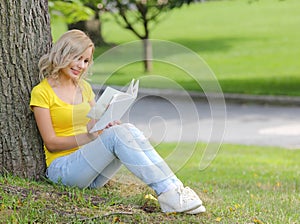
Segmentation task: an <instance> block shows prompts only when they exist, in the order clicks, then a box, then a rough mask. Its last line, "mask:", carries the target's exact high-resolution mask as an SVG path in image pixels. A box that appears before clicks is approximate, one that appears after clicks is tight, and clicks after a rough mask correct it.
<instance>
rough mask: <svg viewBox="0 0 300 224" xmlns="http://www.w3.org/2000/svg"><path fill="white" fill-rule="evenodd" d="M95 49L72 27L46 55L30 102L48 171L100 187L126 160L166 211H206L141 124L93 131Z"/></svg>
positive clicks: (69, 183)
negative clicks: (91, 76)
mask: <svg viewBox="0 0 300 224" xmlns="http://www.w3.org/2000/svg"><path fill="white" fill-rule="evenodd" d="M93 52H94V44H93V43H92V41H91V40H90V38H89V37H88V36H87V35H86V34H85V33H83V32H82V31H79V30H71V31H68V32H66V33H65V34H63V35H62V36H61V37H60V39H59V40H58V41H57V42H56V43H55V44H54V45H53V47H52V48H51V50H50V52H49V53H48V54H46V55H44V56H43V57H42V58H41V59H40V62H39V69H40V77H41V82H40V83H39V84H38V85H37V86H35V87H34V88H33V90H32V92H31V100H30V107H31V110H32V111H33V113H34V116H35V120H36V123H37V126H38V129H39V131H40V134H41V136H42V139H43V142H44V151H45V157H46V165H47V172H46V176H47V177H48V178H49V179H50V180H51V181H53V182H55V183H57V182H61V183H62V184H64V185H67V186H77V187H79V188H87V187H89V188H99V187H102V186H103V185H105V184H106V183H107V181H108V180H109V179H110V178H112V177H113V175H114V174H115V173H116V172H117V171H118V170H119V168H120V166H121V165H122V164H124V165H125V166H126V167H127V168H128V169H129V170H130V171H131V172H132V173H133V174H134V175H135V176H137V177H138V178H139V179H141V180H142V181H143V182H144V183H145V184H147V185H148V186H149V187H151V188H152V189H153V190H154V191H155V192H156V194H157V195H158V201H159V203H160V206H161V209H162V211H163V212H185V213H188V214H197V213H200V212H204V211H205V207H204V206H203V205H202V201H201V200H200V199H199V197H198V196H197V194H196V193H195V192H194V191H193V190H192V189H190V188H188V187H184V186H183V184H182V182H181V181H180V180H179V179H178V178H177V177H176V176H175V175H174V173H173V172H172V171H171V170H170V168H169V167H168V165H167V164H166V163H165V161H164V160H163V159H162V158H161V157H160V156H159V154H158V153H157V152H156V151H155V150H154V148H153V147H152V146H151V144H150V143H149V142H148V140H147V139H146V138H145V137H144V135H143V134H142V133H141V131H140V130H138V129H137V128H136V127H135V126H133V125H132V124H120V122H118V121H116V122H112V123H110V124H107V127H106V128H105V129H104V130H102V131H101V132H94V133H89V130H90V129H91V128H92V127H93V125H94V123H95V122H94V121H93V120H89V119H88V118H87V117H86V115H87V113H88V112H89V110H90V108H91V107H93V105H94V103H95V100H94V96H95V95H94V93H93V91H92V88H91V86H90V85H89V84H88V83H87V82H86V81H85V80H84V78H85V77H86V74H87V71H88V68H89V67H90V65H91V64H92V61H93Z"/></svg>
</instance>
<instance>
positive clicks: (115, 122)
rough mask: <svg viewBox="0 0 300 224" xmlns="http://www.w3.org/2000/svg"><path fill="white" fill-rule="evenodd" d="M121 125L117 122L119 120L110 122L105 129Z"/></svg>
mask: <svg viewBox="0 0 300 224" xmlns="http://www.w3.org/2000/svg"><path fill="white" fill-rule="evenodd" d="M121 123H122V122H121V121H119V120H117V121H112V122H109V123H108V124H107V125H106V127H105V128H110V127H112V126H115V125H119V124H121Z"/></svg>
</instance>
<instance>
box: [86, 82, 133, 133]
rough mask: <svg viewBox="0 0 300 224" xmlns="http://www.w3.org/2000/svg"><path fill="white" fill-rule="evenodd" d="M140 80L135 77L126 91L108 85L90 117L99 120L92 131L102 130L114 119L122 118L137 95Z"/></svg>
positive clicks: (92, 109)
mask: <svg viewBox="0 0 300 224" xmlns="http://www.w3.org/2000/svg"><path fill="white" fill-rule="evenodd" d="M138 88H139V80H137V81H136V82H135V80H134V79H133V80H132V81H131V83H130V85H129V87H128V89H127V91H126V92H122V91H120V90H117V89H114V88H112V87H109V86H108V87H106V89H105V90H104V92H103V93H102V95H101V96H100V98H99V99H98V100H97V102H96V104H95V106H94V107H92V108H91V110H90V112H89V113H88V115H87V116H88V117H89V118H92V119H96V120H98V121H97V123H96V124H95V126H94V127H93V128H92V129H91V130H90V133H92V132H95V131H99V130H102V129H104V128H105V127H106V125H107V124H108V123H110V122H112V121H116V120H120V119H121V118H122V117H123V115H124V114H125V113H126V111H127V110H128V109H129V107H130V106H131V105H132V104H133V102H134V101H135V99H136V97H137V93H138Z"/></svg>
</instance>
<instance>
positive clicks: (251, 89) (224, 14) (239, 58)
mask: <svg viewBox="0 0 300 224" xmlns="http://www.w3.org/2000/svg"><path fill="white" fill-rule="evenodd" d="M299 11H300V2H299V1H297V0H286V1H273V0H264V1H254V2H253V3H252V4H248V1H246V0H245V1H212V2H207V3H205V4H192V5H190V6H185V7H183V8H181V9H176V10H173V11H172V12H170V13H169V14H168V15H167V16H166V17H165V18H164V21H162V22H161V23H160V24H158V25H157V27H156V29H154V31H153V33H152V36H151V38H153V39H160V40H168V41H172V42H176V43H179V44H182V45H184V46H186V47H188V48H189V49H191V50H193V51H194V52H196V53H197V54H198V55H199V56H200V57H202V58H203V59H204V60H205V61H206V62H207V64H208V65H209V66H210V67H211V69H212V70H213V72H214V73H215V75H216V77H217V79H218V81H219V83H220V84H221V86H222V88H223V91H224V92H227V93H232V92H235V93H236V92H237V93H248V94H274V95H276V94H279V95H300V90H299V88H298V86H299V83H300V73H299V70H300V63H299V57H300V42H299V39H300V29H299V26H300V14H299V13H298V12H299ZM104 18H106V17H104ZM103 35H104V37H105V38H106V40H108V41H109V42H114V43H118V44H119V43H126V42H129V41H132V40H135V37H134V36H133V35H132V34H131V33H130V32H129V31H126V30H122V29H121V28H119V27H118V26H116V25H115V24H114V23H113V22H112V21H110V20H106V21H105V22H104V24H103ZM179 57H180V56H179ZM182 60H183V63H187V64H188V63H189V61H184V60H185V59H184V58H182ZM183 73H184V72H182V71H179V70H178V69H176V68H174V66H162V65H161V64H158V65H156V64H155V65H154V70H153V72H152V73H151V74H158V75H166V76H169V75H170V74H172V77H171V79H174V80H175V81H176V82H178V83H179V84H181V85H183V86H184V87H185V88H186V89H193V90H199V86H197V85H195V84H194V83H193V82H191V81H193V80H192V79H191V77H185V78H184V79H183V78H182V76H184V74H183ZM132 75H134V76H138V75H142V76H143V75H145V74H144V73H143V70H142V65H141V64H139V65H135V66H133V65H130V66H128V68H127V67H126V68H124V69H120V71H118V73H117V74H116V77H115V78H113V79H111V83H113V82H120V83H121V82H122V81H120V80H124V79H126V78H127V80H130V77H131V76H132ZM125 77H126V78H125ZM94 80H95V81H98V77H95V78H94ZM156 83H157V82H153V83H151V85H153V86H155V85H156Z"/></svg>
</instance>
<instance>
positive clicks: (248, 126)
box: [124, 96, 300, 149]
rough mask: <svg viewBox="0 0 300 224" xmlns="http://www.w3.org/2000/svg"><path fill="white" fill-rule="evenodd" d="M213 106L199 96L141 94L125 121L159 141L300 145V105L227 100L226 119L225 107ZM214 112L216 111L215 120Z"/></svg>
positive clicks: (289, 146) (297, 146) (294, 147)
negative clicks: (193, 98) (194, 98)
mask: <svg viewBox="0 0 300 224" xmlns="http://www.w3.org/2000/svg"><path fill="white" fill-rule="evenodd" d="M170 99H171V100H170ZM210 108H211V107H210V105H209V104H208V103H207V102H205V101H203V100H199V99H198V100H194V101H192V102H191V101H187V100H186V99H182V98H181V97H177V98H176V97H172V98H168V99H164V98H162V97H154V96H145V97H139V99H138V100H137V102H136V103H135V104H134V106H133V107H132V108H131V110H130V111H129V112H128V113H127V115H126V116H125V117H124V120H125V121H130V122H132V123H134V124H135V125H136V126H138V127H139V128H140V129H141V130H142V131H143V132H144V134H145V135H146V136H147V137H149V138H150V139H151V140H154V141H156V142H162V141H164V142H178V141H187V142H195V141H198V140H199V141H204V142H210V141H216V142H220V141H223V143H238V144H244V145H263V146H264V145H268V146H281V147H286V148H290V149H296V148H300V106H291V105H289V106H288V105H284V106H279V105H263V104H254V103H248V104H245V103H234V102H226V118H224V116H223V115H222V114H224V113H223V108H222V107H218V106H216V107H214V108H213V110H214V111H212V110H211V109H210ZM212 113H213V114H216V116H214V117H213V119H212ZM224 125H225V126H224ZM212 130H213V131H212ZM222 136H223V139H222Z"/></svg>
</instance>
